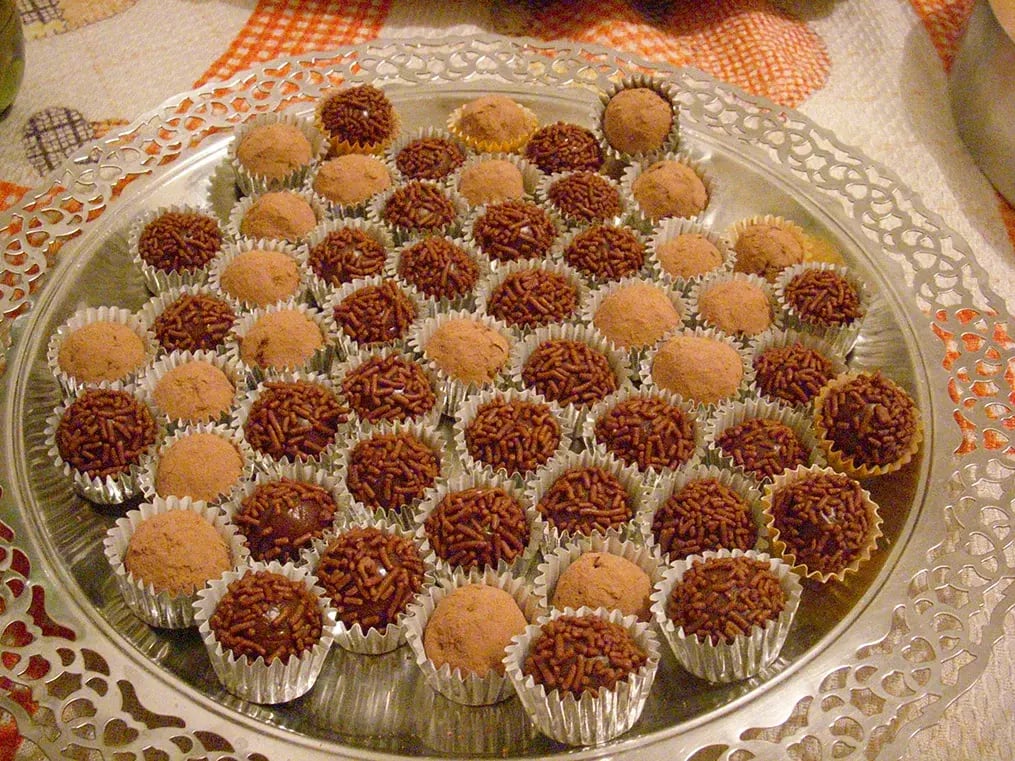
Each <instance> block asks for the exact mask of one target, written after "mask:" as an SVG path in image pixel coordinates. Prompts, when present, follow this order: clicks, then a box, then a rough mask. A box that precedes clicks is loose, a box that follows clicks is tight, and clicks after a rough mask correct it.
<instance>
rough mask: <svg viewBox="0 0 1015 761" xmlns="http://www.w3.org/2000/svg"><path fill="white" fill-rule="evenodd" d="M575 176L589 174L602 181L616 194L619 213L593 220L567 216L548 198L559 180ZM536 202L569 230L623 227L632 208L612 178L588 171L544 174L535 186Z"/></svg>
mask: <svg viewBox="0 0 1015 761" xmlns="http://www.w3.org/2000/svg"><path fill="white" fill-rule="evenodd" d="M575 174H590V175H594V176H595V177H598V178H600V179H602V180H603V181H604V182H605V183H606V184H607V185H609V186H610V187H611V188H613V190H615V191H616V193H617V199H618V201H619V203H620V211H619V212H617V213H616V214H614V215H612V216H609V217H596V218H595V219H583V218H580V217H574V216H571V215H569V214H568V213H567V212H566V211H565V210H564V209H561V208H560V206H559V205H558V204H557V203H556V202H554V201H553V199H552V198H551V197H550V193H551V191H552V189H553V186H554V185H556V184H557V183H558V182H560V181H561V180H564V179H566V178H568V177H570V176H571V175H575ZM536 201H537V202H538V203H540V204H542V205H543V206H545V207H546V208H548V209H551V210H552V211H553V213H554V214H555V215H556V216H557V217H558V218H559V219H560V220H561V221H562V222H563V223H564V224H565V225H566V226H567V227H568V228H569V229H571V230H575V229H579V228H584V227H588V226H590V225H600V224H602V225H624V224H626V223H627V221H628V220H629V219H630V218H631V215H632V208H631V199H630V198H629V197H627V196H625V195H624V193H623V191H622V190H621V187H620V183H619V182H618V181H617V180H615V179H613V178H612V177H610V176H608V175H605V174H600V173H598V172H590V171H577V172H554V173H553V174H544V175H543V177H542V178H541V179H540V181H539V184H538V185H537V186H536Z"/></svg>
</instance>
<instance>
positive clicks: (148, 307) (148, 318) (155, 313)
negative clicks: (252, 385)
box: [137, 285, 240, 354]
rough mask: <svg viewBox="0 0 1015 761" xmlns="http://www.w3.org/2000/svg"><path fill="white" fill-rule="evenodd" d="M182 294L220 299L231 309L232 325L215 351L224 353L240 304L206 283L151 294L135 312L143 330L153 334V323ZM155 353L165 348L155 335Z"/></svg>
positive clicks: (163, 351) (164, 350) (233, 328)
mask: <svg viewBox="0 0 1015 761" xmlns="http://www.w3.org/2000/svg"><path fill="white" fill-rule="evenodd" d="M183 296H208V297H209V298H215V299H221V300H222V301H223V302H225V303H226V304H228V305H229V307H230V308H231V309H232V310H233V314H234V319H233V326H232V327H231V328H230V330H229V332H228V334H227V336H226V339H225V340H223V341H222V342H221V343H220V344H219V345H218V346H217V347H215V352H216V353H220V354H224V353H225V351H226V343H227V342H228V340H229V338H230V337H231V336H232V335H233V333H234V331H235V329H236V319H238V317H239V314H240V305H239V303H238V302H236V301H235V300H234V299H231V298H229V297H228V296H226V295H224V294H221V293H218V292H217V291H214V290H212V289H211V288H209V287H208V286H207V285H201V286H181V287H180V288H171V289H169V290H168V291H164V292H162V293H160V294H159V295H157V296H153V297H152V298H150V299H149V300H148V301H146V302H145V303H144V304H143V305H142V306H141V308H140V309H139V310H138V312H137V316H138V319H139V320H140V321H141V324H142V325H143V326H144V328H145V330H147V331H149V332H150V333H152V334H153V335H154V334H155V323H156V322H157V321H158V319H159V318H160V317H161V316H162V314H163V313H164V312H165V311H166V310H167V309H168V308H169V307H171V306H172V305H173V304H175V303H176V302H177V301H178V300H179V299H180V298H182V297H183ZM155 341H156V346H157V353H161V354H165V353H167V352H166V348H165V347H164V346H162V345H161V343H160V342H159V341H158V338H157V337H156V339H155Z"/></svg>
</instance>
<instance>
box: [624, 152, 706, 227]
mask: <svg viewBox="0 0 1015 761" xmlns="http://www.w3.org/2000/svg"><path fill="white" fill-rule="evenodd" d="M631 194H632V195H633V196H634V200H635V201H637V202H638V206H639V207H640V208H641V210H642V212H643V213H644V214H645V216H647V217H648V218H649V219H662V218H663V217H695V216H697V215H698V214H701V212H703V211H704V210H705V207H706V206H708V189H707V188H706V187H705V183H704V182H702V179H701V178H700V177H699V176H698V174H697V173H696V172H695V171H694V170H693V169H692V168H691V167H689V166H687V165H686V164H682V163H681V162H679V161H672V160H669V159H664V160H663V161H657V162H656V163H654V164H652V166H650V167H649V168H648V169H646V170H645V171H644V172H642V173H641V174H639V175H638V177H637V178H636V179H635V181H634V182H633V183H631Z"/></svg>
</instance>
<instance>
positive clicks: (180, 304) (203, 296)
mask: <svg viewBox="0 0 1015 761" xmlns="http://www.w3.org/2000/svg"><path fill="white" fill-rule="evenodd" d="M235 323H236V312H235V310H234V309H233V307H232V306H230V304H229V302H227V301H225V300H224V299H221V298H218V297H217V296H213V295H211V294H208V293H198V292H194V293H187V292H184V293H181V294H180V296H179V297H178V298H177V299H175V300H174V301H172V302H171V303H170V304H168V305H167V306H166V308H165V309H163V310H162V313H161V314H159V316H158V317H156V318H155V321H154V322H153V323H152V332H153V333H154V334H155V339H156V340H157V341H158V342H159V345H160V346H161V347H162V349H163V350H164V351H166V352H173V351H200V350H207V351H213V350H215V349H218V348H219V347H220V346H222V345H223V344H225V342H226V339H227V338H228V337H229V334H230V333H231V332H232V329H233V325H234V324H235Z"/></svg>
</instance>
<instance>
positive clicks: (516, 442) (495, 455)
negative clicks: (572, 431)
mask: <svg viewBox="0 0 1015 761" xmlns="http://www.w3.org/2000/svg"><path fill="white" fill-rule="evenodd" d="M561 434H562V431H561V427H560V423H558V422H557V420H556V418H555V416H554V414H553V410H552V409H551V408H550V407H549V405H547V404H544V403H542V402H538V401H527V400H525V399H505V398H494V399H491V400H490V401H488V402H486V403H484V404H482V405H480V407H479V408H478V409H477V410H476V414H475V416H474V417H473V418H472V420H471V421H469V423H468V425H467V426H466V427H465V447H466V450H467V451H468V453H469V455H470V456H471V457H472V458H473V459H475V460H476V461H477V462H479V463H482V464H483V465H486V466H488V467H489V468H491V469H492V470H494V471H497V470H504V471H505V472H506V473H507V474H508V475H515V474H518V475H521V476H526V475H528V474H530V473H532V472H534V471H535V470H536V469H537V468H539V467H541V466H543V465H545V464H546V463H547V462H548V461H549V459H550V458H551V457H552V456H553V454H554V453H555V452H556V451H557V448H558V447H559V446H560V441H561Z"/></svg>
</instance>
